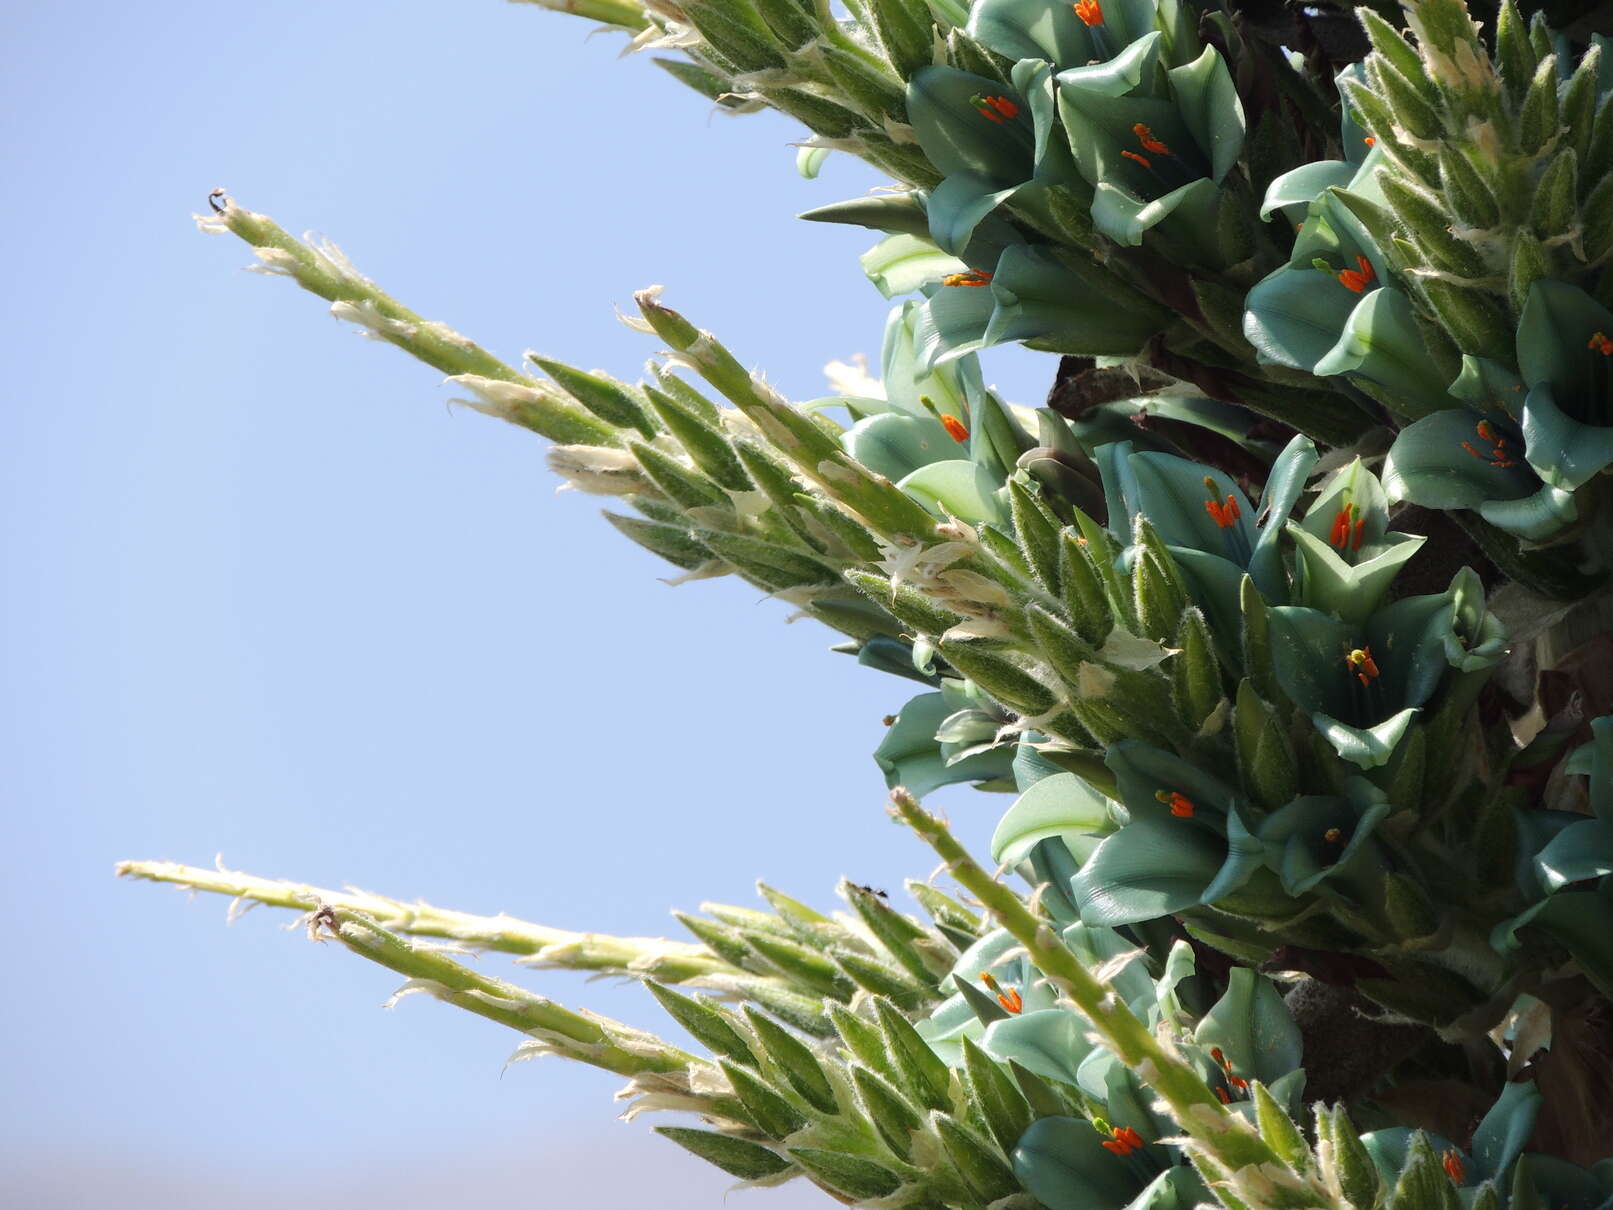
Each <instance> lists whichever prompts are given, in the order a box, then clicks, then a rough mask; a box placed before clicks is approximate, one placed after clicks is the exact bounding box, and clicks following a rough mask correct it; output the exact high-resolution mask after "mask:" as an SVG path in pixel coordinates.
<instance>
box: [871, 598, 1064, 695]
mask: <svg viewBox="0 0 1613 1210" xmlns="http://www.w3.org/2000/svg"><path fill="white" fill-rule="evenodd" d="M898 616H899V615H898ZM936 647H937V649H938V650H939V651H940V652H941V654H942V655H943V656H944V657H945V658H946V660H947V662H948V663H949V664H951V665H952V666H953V667H954V668H956V669H957V670H958V671H959V672H961V673H963V675H964V676H966V677H968V678H969V679H970V680H971V681H973V682H974V683H975V684H977V685H979V686H980V688H982V689H983V690H985V691H986V693H987V694H989V695H990V696H991V697H993V698H995V699H996V700H997V701H999V702H1001V703H1002V704H1003V705H1004V706H1007V707H1008V708H1009V709H1010V710H1013V711H1016V712H1018V713H1020V714H1025V715H1030V716H1032V717H1035V716H1039V715H1043V714H1046V713H1047V712H1048V711H1050V710H1052V709H1053V707H1054V706H1055V705H1056V704H1057V700H1058V699H1057V698H1056V697H1055V696H1054V694H1053V691H1052V690H1051V689H1049V688H1048V687H1047V686H1046V685H1044V684H1042V683H1041V682H1040V681H1039V680H1037V679H1036V677H1035V676H1033V675H1032V674H1031V673H1030V672H1028V671H1027V670H1026V669H1025V668H1024V667H1023V666H1021V665H1020V664H1019V663H1018V662H1016V661H1015V660H1014V659H1013V658H1011V657H1009V656H1007V655H1005V654H1003V653H1001V652H998V651H993V650H991V649H990V648H989V647H987V646H984V645H982V644H981V643H980V642H978V641H977V640H973V639H961V638H950V639H949V638H947V637H945V636H944V635H943V636H942V637H941V638H939V639H937V640H936Z"/></svg>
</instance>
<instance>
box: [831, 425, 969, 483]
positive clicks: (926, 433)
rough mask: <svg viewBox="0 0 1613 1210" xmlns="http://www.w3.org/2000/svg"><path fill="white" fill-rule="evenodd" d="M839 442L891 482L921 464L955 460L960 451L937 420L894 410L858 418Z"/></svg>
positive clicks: (856, 457)
mask: <svg viewBox="0 0 1613 1210" xmlns="http://www.w3.org/2000/svg"><path fill="white" fill-rule="evenodd" d="M840 444H841V445H842V446H843V447H844V448H845V451H846V453H848V454H850V455H851V456H852V457H853V458H855V459H856V460H857V461H858V462H860V463H862V464H863V465H864V466H866V467H867V468H868V469H869V470H871V471H874V472H876V473H878V474H881V475H884V476H885V477H886V478H887V479H889V480H891V482H893V483H894V482H896V481H897V480H898V479H903V478H905V477H906V476H908V475H910V474H912V473H913V472H914V471H916V470H918V468H919V467H921V466H928V465H929V464H930V463H932V462H939V461H944V460H948V459H958V458H959V453H960V450H959V446H958V443H957V442H956V441H954V440H952V438H951V437H950V436H948V434H947V431H946V430H945V429H944V428H942V427H941V425H940V422H939V421H937V420H935V419H933V418H932V417H929V416H922V417H920V416H906V415H902V414H900V413H897V412H886V413H885V414H884V415H882V416H870V417H869V418H868V419H866V420H859V421H858V422H857V423H856V424H854V425H852V426H851V428H850V429H849V430H847V432H846V434H845V436H843V437H842V438H841V439H840ZM959 460H961V459H959Z"/></svg>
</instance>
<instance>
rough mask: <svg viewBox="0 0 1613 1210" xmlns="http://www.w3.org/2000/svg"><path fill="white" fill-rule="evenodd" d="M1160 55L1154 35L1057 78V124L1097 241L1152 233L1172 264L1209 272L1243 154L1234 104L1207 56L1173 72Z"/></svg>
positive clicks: (1216, 60) (1227, 77)
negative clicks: (1225, 194)
mask: <svg viewBox="0 0 1613 1210" xmlns="http://www.w3.org/2000/svg"><path fill="white" fill-rule="evenodd" d="M1165 55H1166V44H1165V42H1164V36H1163V35H1162V34H1161V33H1159V32H1157V31H1156V32H1154V33H1151V34H1148V35H1146V36H1144V37H1142V38H1140V39H1138V40H1137V41H1135V42H1133V43H1132V44H1131V45H1130V46H1128V47H1126V49H1125V50H1123V51H1121V52H1120V53H1119V54H1118V55H1117V56H1116V57H1115V58H1113V59H1111V60H1109V61H1108V62H1106V63H1096V64H1092V65H1090V66H1086V67H1074V68H1070V69H1068V70H1066V71H1061V72H1060V73H1059V74H1058V77H1057V84H1058V111H1059V118H1060V120H1061V121H1062V122H1063V124H1064V129H1065V133H1066V134H1067V135H1068V137H1069V142H1070V151H1071V154H1072V155H1073V156H1074V158H1075V163H1076V167H1077V168H1078V169H1079V170H1080V173H1081V175H1082V176H1083V177H1085V178H1086V180H1087V182H1088V183H1089V184H1091V186H1092V187H1093V199H1092V221H1093V223H1094V224H1095V225H1096V226H1097V228H1098V230H1099V231H1101V232H1103V233H1104V234H1105V235H1107V236H1109V238H1111V239H1113V240H1115V241H1116V242H1117V243H1121V244H1129V245H1136V244H1140V243H1142V242H1143V236H1144V234H1145V233H1147V232H1148V231H1150V230H1154V229H1155V228H1158V229H1159V232H1160V234H1161V235H1162V236H1164V237H1166V238H1167V239H1168V241H1169V245H1170V248H1171V250H1172V251H1173V253H1176V254H1178V259H1186V260H1189V261H1194V262H1198V263H1210V264H1219V263H1221V262H1222V261H1224V259H1225V258H1224V257H1223V256H1222V255H1221V252H1220V250H1219V248H1218V247H1217V245H1216V243H1215V239H1214V233H1215V231H1216V229H1217V217H1218V215H1219V211H1220V206H1221V204H1222V189H1221V186H1222V183H1223V182H1224V181H1225V180H1226V178H1227V175H1228V174H1229V173H1230V172H1231V171H1232V169H1233V168H1234V167H1235V166H1236V164H1237V162H1238V157H1239V155H1240V154H1241V153H1242V151H1243V137H1244V117H1243V103H1242V102H1241V101H1240V100H1239V99H1238V93H1237V89H1236V88H1235V87H1234V86H1233V83H1232V75H1231V73H1230V72H1229V71H1228V70H1227V66H1226V63H1225V62H1224V61H1223V60H1222V59H1221V56H1220V55H1219V54H1217V53H1216V51H1215V50H1214V49H1213V48H1206V49H1205V50H1204V52H1203V53H1202V54H1200V55H1199V56H1198V58H1196V59H1195V60H1193V62H1191V63H1186V64H1183V65H1182V66H1180V67H1168V66H1167V60H1166V58H1165Z"/></svg>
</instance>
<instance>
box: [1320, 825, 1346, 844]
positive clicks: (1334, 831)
mask: <svg viewBox="0 0 1613 1210" xmlns="http://www.w3.org/2000/svg"><path fill="white" fill-rule="evenodd" d="M1322 839H1323V840H1325V841H1327V843H1328V844H1343V843H1344V833H1343V832H1342V831H1341V830H1339V829H1338V828H1329V829H1328V830H1327V831H1325V832H1323V833H1322Z"/></svg>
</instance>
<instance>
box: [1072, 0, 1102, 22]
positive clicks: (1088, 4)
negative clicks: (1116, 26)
mask: <svg viewBox="0 0 1613 1210" xmlns="http://www.w3.org/2000/svg"><path fill="white" fill-rule="evenodd" d="M1071 7H1073V8H1074V9H1075V15H1076V16H1077V17H1080V18H1081V20H1082V22H1083V23H1084V24H1086V25H1102V24H1103V5H1101V4H1099V3H1098V0H1078V2H1077V3H1076V4H1074V5H1072V6H1071Z"/></svg>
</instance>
